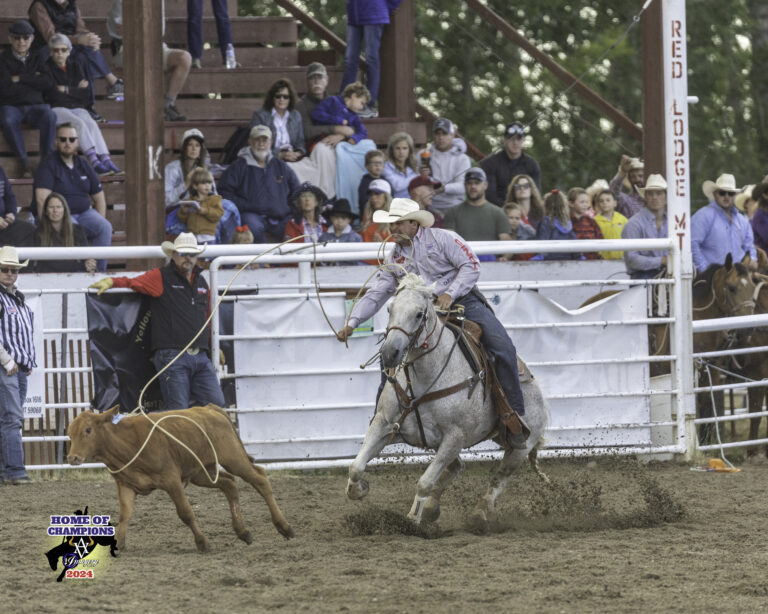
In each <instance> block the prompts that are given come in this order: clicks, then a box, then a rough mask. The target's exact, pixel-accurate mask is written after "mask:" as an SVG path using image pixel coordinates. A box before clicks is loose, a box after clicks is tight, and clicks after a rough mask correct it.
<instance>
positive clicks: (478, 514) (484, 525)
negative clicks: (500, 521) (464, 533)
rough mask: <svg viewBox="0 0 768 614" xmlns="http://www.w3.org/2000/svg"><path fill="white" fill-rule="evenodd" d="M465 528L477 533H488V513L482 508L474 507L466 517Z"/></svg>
mask: <svg viewBox="0 0 768 614" xmlns="http://www.w3.org/2000/svg"><path fill="white" fill-rule="evenodd" d="M467 528H468V529H469V530H470V531H472V532H473V533H476V534H478V535H485V534H486V533H488V515H487V514H486V513H485V511H484V510H479V509H476V510H475V511H473V512H472V513H471V514H470V515H469V518H467Z"/></svg>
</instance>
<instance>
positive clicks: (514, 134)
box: [480, 122, 541, 207]
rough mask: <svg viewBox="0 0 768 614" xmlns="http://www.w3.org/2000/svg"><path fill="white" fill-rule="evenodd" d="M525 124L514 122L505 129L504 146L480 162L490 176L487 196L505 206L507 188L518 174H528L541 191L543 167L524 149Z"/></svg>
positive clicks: (497, 203) (495, 202) (495, 203)
mask: <svg viewBox="0 0 768 614" xmlns="http://www.w3.org/2000/svg"><path fill="white" fill-rule="evenodd" d="M524 140H525V126H523V124H521V123H520V122H512V123H511V124H509V125H508V126H507V128H506V129H505V130H504V147H503V149H502V150H501V151H499V152H497V153H495V154H492V155H490V156H488V157H487V158H485V159H484V160H483V161H482V162H480V166H481V167H482V168H483V170H484V171H485V174H486V176H487V177H488V190H487V191H486V198H487V199H488V200H489V201H491V202H492V203H493V204H494V205H498V206H499V207H503V206H504V203H505V201H506V197H507V188H509V184H510V183H511V182H512V180H513V179H514V178H515V177H517V176H518V175H528V176H529V177H530V178H531V179H533V181H534V183H535V184H536V187H537V188H539V191H541V168H540V167H539V163H538V162H536V160H535V159H534V158H532V157H531V156H529V155H528V154H527V153H525V152H524V151H523V141H524Z"/></svg>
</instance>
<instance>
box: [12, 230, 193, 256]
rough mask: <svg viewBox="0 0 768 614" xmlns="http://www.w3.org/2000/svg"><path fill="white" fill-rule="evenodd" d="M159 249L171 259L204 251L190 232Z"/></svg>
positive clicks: (164, 242) (164, 243)
mask: <svg viewBox="0 0 768 614" xmlns="http://www.w3.org/2000/svg"><path fill="white" fill-rule="evenodd" d="M3 249H5V248H3ZM160 249H162V250H163V253H164V254H165V255H166V256H168V257H169V258H171V257H172V256H173V252H178V253H179V254H201V253H202V252H203V251H204V250H205V245H198V244H197V239H196V238H195V235H193V234H192V233H191V232H182V233H181V234H180V235H179V236H178V237H176V240H175V241H174V242H173V243H171V242H170V241H163V244H162V245H161V246H160Z"/></svg>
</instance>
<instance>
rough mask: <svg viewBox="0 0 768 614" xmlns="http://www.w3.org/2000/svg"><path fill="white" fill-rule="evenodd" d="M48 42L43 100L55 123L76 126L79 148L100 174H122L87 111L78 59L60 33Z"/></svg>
mask: <svg viewBox="0 0 768 614" xmlns="http://www.w3.org/2000/svg"><path fill="white" fill-rule="evenodd" d="M48 44H49V49H50V52H51V57H49V58H48V60H47V61H46V63H45V69H46V72H45V74H46V76H47V77H48V78H49V80H50V84H49V85H50V87H49V89H48V90H46V92H45V100H46V102H47V103H48V104H49V105H51V108H52V109H53V112H54V113H55V114H56V124H57V125H58V124H63V123H67V122H69V123H70V124H72V125H73V126H74V127H75V128H76V129H77V133H78V134H79V135H80V148H81V149H82V151H83V153H84V154H85V157H86V158H87V159H88V162H90V163H91V166H92V167H93V170H95V171H96V172H97V173H98V174H99V175H120V174H122V172H123V171H121V170H120V169H119V168H117V166H116V165H115V163H114V162H112V158H110V156H109V149H108V148H107V143H106V142H105V141H104V137H103V136H102V134H101V130H100V129H99V125H98V124H97V123H96V121H95V120H94V119H93V117H91V114H90V113H89V112H88V109H87V107H88V106H89V105H90V100H91V88H90V85H89V83H88V80H87V79H86V78H85V73H84V72H83V69H82V66H81V65H80V62H78V61H76V60H75V59H74V58H72V57H70V51H71V50H72V43H71V42H70V40H69V38H67V37H66V36H64V35H63V34H54V35H53V36H52V37H51V40H50V41H49V43H48Z"/></svg>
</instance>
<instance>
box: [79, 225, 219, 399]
mask: <svg viewBox="0 0 768 614" xmlns="http://www.w3.org/2000/svg"><path fill="white" fill-rule="evenodd" d="M161 247H162V248H163V252H165V254H166V256H168V257H169V258H170V259H171V262H169V263H168V264H167V265H166V266H164V267H159V268H156V269H152V270H151V271H147V272H146V273H144V274H143V275H139V276H138V277H115V278H112V277H105V278H104V279H101V280H99V281H97V282H96V283H94V284H91V286H90V287H91V288H96V289H98V291H99V292H98V293H99V294H101V293H102V292H104V291H105V290H108V289H109V288H113V287H114V288H131V289H132V290H133V291H135V292H141V293H142V294H148V295H149V296H151V297H152V304H151V308H152V324H151V326H152V351H153V352H154V362H155V368H156V369H157V370H158V371H160V370H162V369H164V368H165V367H168V368H167V369H166V370H165V371H164V372H163V374H162V375H161V376H160V377H159V378H158V379H159V381H160V391H161V392H162V395H163V401H164V402H165V409H186V408H188V407H190V402H192V401H194V402H195V403H197V404H199V405H206V404H208V403H213V404H214V405H218V406H219V407H223V406H224V395H223V394H222V392H221V386H220V385H219V380H218V378H217V377H216V371H215V370H214V368H213V363H211V359H210V352H211V345H210V343H211V341H210V326H206V323H205V321H206V319H207V318H208V312H209V307H210V297H209V293H208V283H207V282H206V281H205V279H204V278H203V276H202V275H201V273H202V271H201V269H200V267H198V266H197V256H198V254H200V253H201V252H202V251H203V250H204V249H205V248H204V247H201V246H199V245H198V244H197V239H195V235H193V234H192V233H191V232H182V233H181V234H180V235H179V236H178V237H176V240H175V241H174V242H173V243H171V242H170V241H165V242H164V243H163V244H162V246H161ZM203 328H204V330H203ZM201 330H202V332H200V331H201ZM199 332H200V334H199V335H198V333H199ZM195 335H198V336H197V338H195ZM193 338H194V341H193ZM182 350H184V351H183V352H182ZM177 357H178V358H177ZM173 361H175V362H173ZM171 362H173V364H170V363H171Z"/></svg>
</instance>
